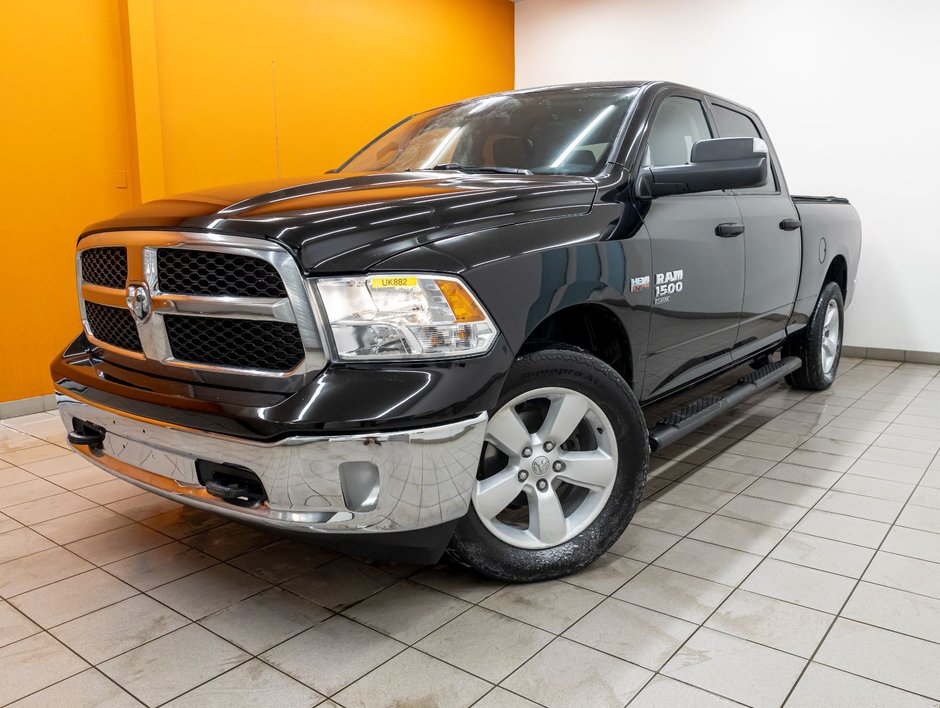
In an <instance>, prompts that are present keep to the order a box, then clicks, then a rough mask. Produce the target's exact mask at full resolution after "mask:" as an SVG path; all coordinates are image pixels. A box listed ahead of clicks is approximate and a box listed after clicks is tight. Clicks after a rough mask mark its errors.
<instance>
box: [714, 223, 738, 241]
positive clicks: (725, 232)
mask: <svg viewBox="0 0 940 708" xmlns="http://www.w3.org/2000/svg"><path fill="white" fill-rule="evenodd" d="M743 233H744V224H718V226H716V227H715V235H716V236H721V237H722V238H730V237H731V236H740V235H741V234H743Z"/></svg>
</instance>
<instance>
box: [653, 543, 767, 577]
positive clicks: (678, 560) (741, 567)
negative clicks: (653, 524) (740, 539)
mask: <svg viewBox="0 0 940 708" xmlns="http://www.w3.org/2000/svg"><path fill="white" fill-rule="evenodd" d="M760 561H761V557H760V556H758V555H754V554H752V553H744V552H743V551H736V550H734V549H731V548H725V547H724V546H716V545H714V544H712V543H704V542H702V541H696V540H694V539H691V538H684V539H682V540H681V541H679V543H677V544H676V545H675V546H673V547H672V548H670V549H669V550H668V551H666V552H665V553H664V554H663V555H662V556H660V557H659V558H658V559H656V561H655V563H654V564H655V565H658V566H659V567H661V568H668V569H669V570H675V571H677V572H680V573H687V574H689V575H694V576H696V577H699V578H704V579H705V580H711V581H712V582H715V583H721V584H723V585H737V584H738V583H740V582H741V581H742V580H744V578H746V577H747V574H748V573H750V572H751V571H752V570H753V569H754V568H755V567H756V566H757V564H758V563H760Z"/></svg>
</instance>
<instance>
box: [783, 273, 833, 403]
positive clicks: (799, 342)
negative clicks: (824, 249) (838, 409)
mask: <svg viewBox="0 0 940 708" xmlns="http://www.w3.org/2000/svg"><path fill="white" fill-rule="evenodd" d="M842 321H843V303H842V289H841V288H840V287H839V286H838V284H836V283H826V285H825V286H824V287H823V289H822V292H821V293H820V294H819V299H818V300H817V301H816V307H815V308H814V309H813V313H812V315H810V318H809V322H808V323H807V325H806V327H804V328H803V331H802V332H800V333H799V334H798V335H797V337H796V339H795V340H794V341H793V342H791V343H790V344H788V346H787V352H786V353H787V354H790V355H793V356H798V357H800V359H802V360H803V366H802V367H801V368H799V369H797V370H796V371H794V372H793V373H792V374H790V375H789V376H787V383H788V384H790V385H791V386H793V387H794V388H800V389H805V390H809V391H823V390H825V389H827V388H829V387H830V386H831V385H832V382H833V381H835V378H836V372H837V371H838V369H839V359H840V358H841V356H842Z"/></svg>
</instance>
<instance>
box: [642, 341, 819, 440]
mask: <svg viewBox="0 0 940 708" xmlns="http://www.w3.org/2000/svg"><path fill="white" fill-rule="evenodd" d="M802 365H803V362H802V361H800V358H799V357H796V356H788V357H784V358H783V359H781V360H780V361H777V362H774V363H772V364H767V365H766V366H762V367H761V368H760V369H758V370H757V371H754V372H752V373H750V374H748V375H747V376H745V377H743V378H741V379H738V382H737V383H736V384H735V385H734V386H732V387H731V388H728V389H725V390H724V391H722V392H721V393H716V394H710V395H707V396H702V397H701V398H699V399H696V400H694V401H692V402H691V403H687V404H685V405H684V406H682V408H678V409H676V410H674V411H673V412H672V413H670V414H669V415H667V416H666V417H665V418H662V419H660V421H659V422H658V423H656V425H654V426H653V427H652V429H650V433H649V435H650V450H652V451H653V452H656V451H657V450H662V449H663V448H664V447H666V445H669V444H671V443H674V442H675V441H676V440H678V439H679V438H681V437H682V436H683V435H688V434H689V433H691V432H692V431H693V430H696V429H698V428H699V427H700V426H702V425H704V424H705V423H707V422H708V421H710V420H712V419H714V418H717V417H718V416H719V415H721V414H722V413H724V412H725V411H726V410H728V409H729V408H731V407H732V406H736V405H738V404H739V403H740V402H741V401H744V400H745V399H747V398H750V397H751V396H753V395H754V394H755V393H758V392H760V391H763V390H764V389H765V388H767V387H768V386H772V385H773V384H775V383H777V382H778V381H780V380H781V379H783V377H785V376H786V375H787V374H790V373H792V372H794V371H796V370H797V369H799V368H800V366H802Z"/></svg>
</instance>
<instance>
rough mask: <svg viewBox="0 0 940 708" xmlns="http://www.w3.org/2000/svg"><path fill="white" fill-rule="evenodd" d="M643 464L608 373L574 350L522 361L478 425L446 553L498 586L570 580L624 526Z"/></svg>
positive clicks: (625, 396) (630, 411)
mask: <svg viewBox="0 0 940 708" xmlns="http://www.w3.org/2000/svg"><path fill="white" fill-rule="evenodd" d="M556 346H557V345H556ZM582 410H583V413H582ZM572 421H574V422H572ZM569 427H573V430H572V432H571V434H570V435H567V437H565V439H564V440H555V439H554V438H556V437H561V436H564V435H565V434H566V431H567V429H568V428H569ZM598 431H599V432H598ZM648 465H649V440H648V437H647V431H646V422H645V420H644V417H643V413H642V411H641V409H640V405H639V403H638V402H637V400H636V397H635V396H634V395H633V391H631V390H630V387H629V386H628V385H627V383H626V382H625V381H624V380H623V378H622V377H621V376H620V375H619V374H618V373H617V372H616V371H614V369H612V368H611V367H610V366H608V365H607V364H605V363H604V362H602V361H600V360H599V359H597V358H595V357H593V356H591V355H589V354H587V353H586V352H584V351H581V350H578V349H574V348H570V349H568V348H566V349H559V348H552V349H544V350H540V351H535V352H531V353H528V354H524V355H522V356H520V357H519V358H517V359H516V361H515V362H514V363H513V366H512V368H511V369H510V371H509V373H508V375H507V378H506V383H505V385H504V386H503V391H502V394H501V395H500V399H499V402H498V404H497V405H496V409H495V411H493V412H492V415H491V417H490V421H489V423H488V425H487V433H486V443H485V444H484V449H483V454H482V456H481V461H480V470H479V472H478V474H477V482H476V485H475V488H474V491H473V498H472V501H471V505H470V509H469V511H468V513H467V515H466V516H465V517H464V518H463V519H461V520H460V522H459V523H458V525H457V528H456V530H455V533H454V538H453V540H452V541H451V546H450V553H451V555H452V556H453V557H455V558H456V559H457V560H458V561H459V562H461V563H463V564H464V565H468V566H470V567H471V568H474V569H475V570H477V571H479V572H480V573H482V574H484V575H487V576H489V577H492V578H496V579H498V580H502V581H509V582H533V581H537V580H548V579H551V578H558V577H560V576H563V575H567V574H569V573H573V572H574V571H576V570H578V569H579V568H583V567H584V566H586V565H588V564H590V563H591V562H593V561H594V560H595V559H597V558H598V557H599V556H600V555H602V554H603V553H604V552H605V551H606V550H607V549H608V548H610V546H611V545H612V544H613V543H614V542H615V541H616V540H617V539H618V538H619V537H620V535H621V534H622V533H623V531H624V529H625V528H626V527H627V524H629V523H630V519H632V518H633V514H634V512H635V511H636V507H637V504H639V502H640V499H641V497H642V494H643V488H644V486H645V484H646V474H647V468H648ZM501 507H504V508H502V511H500V508H501Z"/></svg>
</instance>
